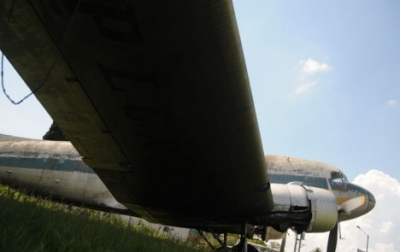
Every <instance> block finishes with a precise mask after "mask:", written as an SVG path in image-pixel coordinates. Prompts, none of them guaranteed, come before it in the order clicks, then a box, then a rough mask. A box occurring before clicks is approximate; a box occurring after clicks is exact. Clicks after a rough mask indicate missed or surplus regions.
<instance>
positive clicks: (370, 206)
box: [368, 193, 376, 211]
mask: <svg viewBox="0 0 400 252" xmlns="http://www.w3.org/2000/svg"><path fill="white" fill-rule="evenodd" d="M368 199H369V203H368V211H371V210H372V209H373V208H374V207H375V204H376V200H375V197H374V195H372V193H368Z"/></svg>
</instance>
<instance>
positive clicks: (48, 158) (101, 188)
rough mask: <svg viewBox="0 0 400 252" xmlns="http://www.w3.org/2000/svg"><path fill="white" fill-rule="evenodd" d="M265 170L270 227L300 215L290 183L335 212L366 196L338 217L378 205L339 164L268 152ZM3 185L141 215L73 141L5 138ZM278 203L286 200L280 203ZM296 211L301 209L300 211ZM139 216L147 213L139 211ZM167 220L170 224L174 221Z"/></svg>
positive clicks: (1, 146)
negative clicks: (328, 197) (328, 199)
mask: <svg viewBox="0 0 400 252" xmlns="http://www.w3.org/2000/svg"><path fill="white" fill-rule="evenodd" d="M10 140H14V141H10ZM266 169H268V173H269V176H270V180H271V190H272V192H273V195H274V201H275V202H274V204H275V208H274V210H273V213H269V214H266V215H265V216H266V221H264V222H263V221H261V222H262V223H263V225H267V226H268V223H270V220H272V219H271V216H276V213H282V212H285V214H286V215H285V216H289V217H290V216H294V215H295V214H296V213H294V212H293V209H295V208H296V207H297V206H296V202H295V201H296V200H299V202H300V198H296V197H292V196H293V193H294V192H295V191H298V188H297V187H296V186H283V185H285V184H288V183H299V184H303V185H305V186H310V187H313V188H315V189H314V191H315V195H317V191H318V190H319V191H318V193H319V194H318V195H322V194H325V192H327V193H328V194H329V193H330V192H332V193H333V194H334V197H335V198H336V199H334V201H335V203H334V204H335V207H334V208H335V210H334V211H335V213H334V214H333V215H336V214H337V212H336V202H337V206H338V207H340V205H342V204H343V203H345V202H346V201H348V200H350V199H353V198H357V197H359V198H360V196H361V198H362V199H363V202H361V203H362V204H361V203H360V206H359V207H357V209H355V210H354V211H351V212H348V213H340V212H339V214H338V218H337V220H338V221H343V220H348V219H352V218H356V217H358V216H360V215H362V214H365V213H367V212H368V211H370V210H371V209H372V208H373V207H374V205H375V199H374V197H373V195H372V194H371V193H370V192H368V191H367V190H366V189H364V188H361V187H359V186H357V185H354V184H352V183H350V182H348V181H347V179H346V176H345V175H344V174H343V173H342V172H341V171H340V170H339V169H338V168H336V167H333V166H330V165H326V164H322V163H318V162H313V161H307V160H303V159H297V158H288V157H282V156H272V155H268V156H266ZM0 183H2V184H7V185H10V186H13V187H19V188H26V189H29V190H30V191H34V192H37V193H45V194H50V195H52V196H53V197H54V198H56V199H61V200H62V201H65V202H68V203H69V202H72V203H74V204H77V205H85V206H87V207H94V208H97V209H99V210H103V211H113V210H115V211H116V212H123V213H125V214H129V215H133V216H138V215H136V214H135V213H134V212H132V211H130V210H129V209H127V208H126V207H125V206H123V205H122V204H120V203H119V202H117V201H116V200H115V198H114V197H113V195H112V194H111V193H110V191H109V190H108V189H107V188H106V186H105V185H104V183H103V182H102V181H101V180H100V178H99V177H98V176H97V175H96V173H95V172H94V171H93V169H91V168H90V167H88V166H87V165H86V164H85V163H84V162H83V160H82V158H81V156H80V155H79V153H78V152H77V151H76V150H75V148H74V147H73V146H72V144H71V143H69V142H60V141H42V140H25V139H21V140H18V139H17V140H15V139H7V141H4V140H3V141H1V138H0ZM290 187H291V188H292V189H290ZM293 188H294V189H295V191H293V190H294V189H293ZM296 188H297V189H296ZM291 190H292V191H291ZM300 191H301V190H300ZM300 191H299V192H300ZM308 191H310V190H308V189H305V192H308ZM321 193H322V194H321ZM290 194H292V196H290ZM288 197H289V198H288ZM290 197H292V198H290ZM332 197H333V196H332ZM301 201H302V202H303V203H304V201H306V202H305V203H304V204H305V205H308V204H309V203H308V201H309V200H307V197H306V196H305V198H302V199H301ZM279 202H283V203H282V204H281V205H279ZM310 202H311V200H310ZM322 206H324V205H322ZM310 209H311V207H308V208H307V211H310ZM331 209H332V207H331ZM320 213H321V211H320ZM331 213H332V211H331ZM297 214H302V213H301V211H299V212H298V213H297ZM330 216H332V214H331V215H330ZM139 217H143V216H140V215H139ZM274 218H275V217H274ZM285 218H286V217H285ZM335 218H336V217H335ZM289 219H290V218H289ZM274 221H275V224H276V223H277V222H279V221H276V219H274ZM284 221H286V219H284ZM307 221H309V220H307ZM289 222H290V221H289ZM289 222H288V223H289ZM164 224H166V225H168V224H169V223H167V222H166V223H164ZM182 226H184V225H182ZM288 227H290V224H288ZM216 228H218V227H216ZM314 228H315V226H314ZM284 229H285V228H284Z"/></svg>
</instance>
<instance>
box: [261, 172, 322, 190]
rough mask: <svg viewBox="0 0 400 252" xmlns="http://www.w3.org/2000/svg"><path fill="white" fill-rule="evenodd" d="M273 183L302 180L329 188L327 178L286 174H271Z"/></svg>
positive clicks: (306, 183)
mask: <svg viewBox="0 0 400 252" xmlns="http://www.w3.org/2000/svg"><path fill="white" fill-rule="evenodd" d="M269 177H270V180H271V183H277V184H288V183H290V182H295V181H298V182H302V183H303V184H304V185H307V186H313V187H318V188H324V189H328V184H327V182H326V179H325V178H318V177H306V176H294V175H285V174H269Z"/></svg>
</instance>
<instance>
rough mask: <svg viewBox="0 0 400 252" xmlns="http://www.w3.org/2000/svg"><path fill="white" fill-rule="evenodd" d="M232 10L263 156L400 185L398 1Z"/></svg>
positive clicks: (251, 5)
mask: <svg viewBox="0 0 400 252" xmlns="http://www.w3.org/2000/svg"><path fill="white" fill-rule="evenodd" d="M234 4H235V11H236V16H237V19H238V24H239V30H240V34H241V39H242V44H243V49H244V53H245V56H246V63H247V68H248V73H249V77H250V82H251V85H252V90H253V97H254V101H255V105H256V109H257V115H258V121H259V126H260V131H261V135H262V140H263V145H264V150H265V152H266V153H271V154H281V155H290V156H296V157H303V158H306V159H311V160H317V161H321V162H324V163H329V164H332V165H335V166H337V167H339V168H341V169H342V170H343V171H344V172H345V173H346V174H347V175H348V177H349V179H351V180H352V179H354V178H355V176H356V175H358V174H360V173H363V172H365V171H367V170H369V169H380V170H383V171H385V172H387V173H388V174H390V175H391V176H393V177H395V178H397V179H399V178H400V169H398V167H399V165H398V164H399V161H400V160H399V153H400V133H399V125H400V110H399V109H400V107H399V106H400V104H399V102H400V101H399V98H400V47H399V45H400V32H399V24H400V2H399V1H354V0H353V1H239V0H237V1H234Z"/></svg>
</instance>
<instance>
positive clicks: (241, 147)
mask: <svg viewBox="0 0 400 252" xmlns="http://www.w3.org/2000/svg"><path fill="white" fill-rule="evenodd" d="M11 2H12V1H11V0H9V1H3V2H2V4H1V6H0V8H1V9H0V11H1V15H2V19H1V27H6V23H5V20H7V16H8V10H9V8H10V5H11ZM77 2H79V5H78V6H77V5H76V4H77ZM77 2H73V1H63V0H57V1H37V2H32V3H28V2H25V1H19V2H17V4H16V6H15V8H14V10H13V14H12V18H11V22H10V24H9V33H8V38H7V41H6V45H5V47H4V48H2V50H3V52H4V53H5V55H6V56H7V57H8V59H9V60H10V62H11V63H12V64H13V66H14V67H15V69H16V70H17V71H18V72H19V74H20V75H21V77H22V78H23V79H24V81H25V82H26V83H27V85H28V86H29V87H30V88H31V89H32V90H34V89H35V88H36V87H38V86H39V85H40V84H41V82H42V81H43V78H44V76H46V74H47V73H50V74H49V78H48V79H47V80H46V82H45V84H44V85H43V87H41V89H40V90H39V91H38V92H36V96H37V98H38V99H39V101H40V102H41V103H42V105H43V106H44V107H45V108H46V110H47V111H48V112H49V114H50V115H51V116H52V117H53V119H54V120H55V121H56V122H57V124H58V125H59V126H60V127H61V128H62V129H63V131H64V133H65V134H66V135H67V136H68V138H69V139H70V141H71V142H72V143H73V145H74V146H75V147H76V148H77V150H78V151H79V153H80V154H81V155H82V156H83V157H84V160H85V162H86V163H87V164H88V165H89V166H91V167H93V168H94V169H95V171H96V173H97V174H98V175H99V176H100V177H101V179H102V180H103V181H104V183H105V184H106V186H107V187H108V188H109V190H110V191H111V192H112V193H113V195H114V196H115V198H116V199H117V200H118V201H119V202H121V203H123V204H124V205H126V206H127V207H129V208H130V209H132V210H133V211H135V212H136V213H138V214H139V215H141V216H142V217H145V218H147V219H149V220H153V221H157V222H164V223H168V224H174V225H177V226H191V225H192V226H199V225H200V224H199V223H207V222H218V223H227V224H229V223H237V222H238V221H242V220H250V221H251V220H253V219H254V218H256V216H258V215H261V214H263V213H265V212H267V211H268V210H269V209H271V208H272V206H273V203H272V196H271V192H270V190H269V179H268V174H267V169H266V167H265V160H264V155H263V150H262V145H261V140H260V136H259V129H258V124H257V120H256V115H255V110H254V104H253V101H252V96H251V91H250V87H249V81H248V77H247V72H246V68H245V63H244V57H243V53H242V49H241V45H240V39H239V35H238V30H237V27H236V20H235V17H234V12H233V7H232V3H231V2H230V1H216V0H208V1H178V0H176V1H122V0H121V1H87V0H85V1H77ZM4 34H5V28H2V30H1V36H2V38H4ZM53 62H55V64H54V67H51V65H52V64H53Z"/></svg>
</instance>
